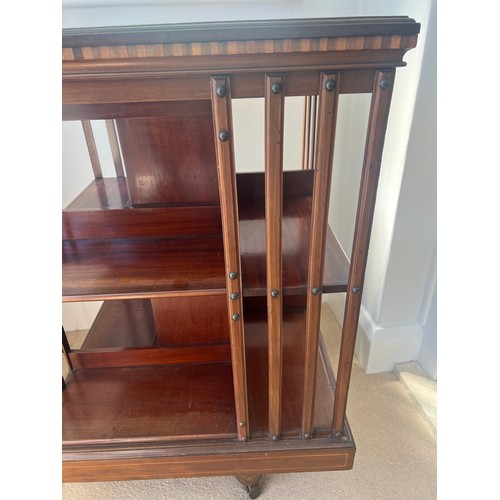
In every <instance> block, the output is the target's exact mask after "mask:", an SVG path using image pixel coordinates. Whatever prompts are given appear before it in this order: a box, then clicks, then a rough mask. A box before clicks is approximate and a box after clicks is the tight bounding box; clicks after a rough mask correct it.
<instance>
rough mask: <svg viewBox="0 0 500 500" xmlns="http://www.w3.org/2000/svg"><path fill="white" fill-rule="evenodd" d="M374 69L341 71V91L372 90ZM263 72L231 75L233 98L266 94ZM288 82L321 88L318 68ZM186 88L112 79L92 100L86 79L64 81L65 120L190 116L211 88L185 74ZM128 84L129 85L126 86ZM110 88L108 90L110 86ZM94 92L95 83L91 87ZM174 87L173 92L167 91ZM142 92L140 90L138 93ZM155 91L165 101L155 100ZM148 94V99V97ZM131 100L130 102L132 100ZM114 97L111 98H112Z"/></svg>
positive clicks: (310, 90) (298, 92)
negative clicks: (112, 83)
mask: <svg viewBox="0 0 500 500" xmlns="http://www.w3.org/2000/svg"><path fill="white" fill-rule="evenodd" d="M373 74H374V70H373V69H371V68H364V69H349V70H344V71H342V82H341V84H340V89H339V92H340V93H341V94H345V93H349V94H351V93H363V92H364V93H367V92H370V91H371V87H372V81H373ZM264 75H265V74H264V73H255V74H254V73H244V74H235V75H233V77H232V80H231V85H232V96H233V99H237V98H248V97H264V83H263V82H264ZM286 76H287V85H286V88H285V95H286V96H303V95H314V94H316V93H317V92H318V85H319V73H318V71H297V72H295V71H293V72H288V73H287V75H286ZM183 81H184V82H185V88H182V89H179V88H178V78H176V79H161V80H160V81H157V79H155V80H151V81H150V82H145V83H143V85H144V86H145V87H148V93H147V94H144V93H142V92H139V87H138V86H137V85H136V83H134V82H133V81H131V82H127V84H126V86H125V87H122V86H120V87H119V88H117V89H114V88H113V87H112V86H110V84H109V83H105V82H102V84H101V83H99V82H95V83H94V85H97V86H98V87H99V88H100V90H101V91H102V92H107V97H104V96H103V95H102V94H99V93H97V92H96V93H95V96H94V98H93V99H92V100H91V101H94V100H95V102H89V101H88V96H87V94H82V93H80V92H78V91H76V90H75V92H74V93H73V91H72V90H71V89H72V88H75V89H78V87H79V86H82V85H86V84H84V83H83V82H78V83H76V82H75V83H74V84H73V85H72V84H71V82H67V83H66V84H65V88H64V92H65V100H66V99H69V100H70V101H71V102H72V103H70V102H68V104H65V105H64V106H63V119H64V120H78V119H82V118H87V119H94V120H96V119H107V118H134V117H151V116H165V115H169V116H181V115H183V116H185V117H187V116H189V113H190V109H191V113H192V114H194V115H196V114H197V113H199V110H197V108H198V103H199V101H197V100H195V97H194V96H197V99H207V98H208V97H209V92H208V90H207V89H206V86H205V81H204V79H201V78H196V77H184V78H183ZM127 86H128V87H130V88H129V90H127ZM108 89H109V90H108ZM88 90H89V91H91V92H92V93H93V92H94V91H93V87H92V86H91V87H89V89H88ZM168 90H171V91H172V94H170V93H168ZM186 90H187V92H186V94H189V95H185V96H184V97H185V98H186V99H192V100H187V101H176V100H172V97H173V96H174V95H177V94H178V93H179V92H181V93H182V94H183V95H184V93H185V91H186ZM138 92H139V93H138ZM152 95H153V96H154V95H156V96H157V98H159V99H166V100H164V101H157V100H154V98H153V97H152ZM146 96H147V100H145V99H146ZM130 100H131V101H132V102H129V101H130ZM109 101H111V102H109Z"/></svg>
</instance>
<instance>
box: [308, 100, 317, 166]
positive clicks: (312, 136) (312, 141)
mask: <svg viewBox="0 0 500 500" xmlns="http://www.w3.org/2000/svg"><path fill="white" fill-rule="evenodd" d="M310 97H311V104H310V113H311V120H310V122H311V125H310V126H311V130H310V132H309V166H308V168H309V169H312V168H314V156H315V151H316V115H317V111H318V96H316V95H312V96H310Z"/></svg>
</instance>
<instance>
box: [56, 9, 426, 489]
mask: <svg viewBox="0 0 500 500" xmlns="http://www.w3.org/2000/svg"><path fill="white" fill-rule="evenodd" d="M419 28H420V26H419V24H418V23H416V22H415V21H414V20H413V19H409V18H407V17H374V18H367V17H360V18H336V19H296V20H273V21H238V22H219V23H200V24H178V25H150V26H126V27H103V28H82V29H68V30H64V31H63V37H62V40H63V49H62V95H63V98H62V102H63V107H62V113H63V120H73V121H75V120H76V121H81V123H82V125H83V128H82V133H83V134H84V136H85V139H86V141H87V145H88V149H89V154H90V160H91V164H92V167H93V176H94V180H93V181H92V182H91V183H90V184H89V185H88V187H86V188H85V189H84V190H83V191H82V192H81V193H80V194H79V195H78V196H77V197H76V198H75V199H74V200H73V201H72V202H71V203H70V204H69V205H68V206H67V207H66V208H65V209H64V210H63V213H62V232H63V235H62V237H63V267H62V269H63V271H62V290H63V301H65V302H78V301H97V300H98V301H103V303H102V307H101V308H100V310H99V313H98V314H97V317H96V319H95V321H94V323H93V325H92V327H91V328H90V330H89V332H88V334H87V336H86V338H85V341H84V343H83V345H82V346H81V347H80V348H78V349H77V348H72V347H71V346H70V342H69V341H68V338H67V336H66V335H65V332H64V328H63V353H64V355H65V358H66V360H67V362H68V365H69V367H70V373H69V374H68V375H67V376H66V377H65V378H64V379H63V395H62V413H63V429H62V441H63V481H107V480H125V479H127V480H132V479H151V478H170V477H193V476H208V475H234V476H236V478H237V479H238V480H239V481H240V482H241V483H242V484H243V485H244V486H245V487H246V489H247V491H248V493H249V495H250V497H251V498H256V497H257V496H258V495H259V491H260V486H259V481H260V478H261V476H262V475H263V474H271V473H284V472H304V471H322V470H343V469H349V468H351V467H352V465H353V459H354V454H355V444H354V440H353V437H352V434H351V431H350V429H349V426H348V423H347V421H346V405H347V396H348V389H349V378H350V373H351V366H352V360H353V353H354V343H355V337H356V330H357V324H358V320H359V311H360V304H361V297H362V291H363V280H364V273H365V267H366V261H367V253H368V246H369V238H370V231H371V225H372V219H373V211H374V204H375V197H376V191H377V183H378V177H379V170H380V163H381V157H382V149H383V143H384V136H385V131H386V124H387V120H388V115H389V106H390V101H391V95H392V90H393V85H394V76H395V71H396V68H397V67H399V66H404V65H405V63H404V62H403V56H404V54H405V52H406V51H407V50H409V49H411V48H413V47H415V46H416V42H417V35H418V32H419ZM347 93H371V96H372V97H371V107H370V111H369V119H368V127H367V130H366V131H362V132H361V133H363V134H366V147H365V154H364V160H363V165H362V173H361V183H360V189H359V200H358V206H357V215H356V223H355V228H354V230H353V231H354V240H353V246H352V254H351V255H350V256H349V257H346V256H345V254H344V252H343V251H342V249H341V247H340V245H339V243H338V241H337V238H336V236H335V235H334V234H333V232H332V231H331V229H330V228H329V226H328V220H327V219H328V206H329V197H330V187H331V179H332V163H333V154H334V143H335V130H336V126H337V124H336V121H337V120H336V119H337V105H338V99H339V95H340V94H347ZM288 96H304V97H305V99H304V100H305V120H304V143H303V149H304V154H303V168H302V169H300V170H291V171H289V170H286V169H285V170H284V168H283V137H284V134H283V130H284V105H285V98H286V97H288ZM251 97H260V98H264V101H265V126H264V129H265V132H264V136H265V146H264V150H265V162H264V165H262V166H260V167H262V168H261V171H260V172H252V173H236V165H235V154H234V130H233V120H232V101H233V100H234V99H245V98H251ZM93 120H105V122H106V127H107V130H108V132H109V139H110V147H111V151H112V156H113V160H114V164H115V167H116V176H114V177H103V174H102V169H101V166H100V161H99V156H98V154H97V148H96V146H95V139H94V135H93V128H92V123H93ZM339 126H341V124H339ZM342 292H343V293H346V306H345V314H344V318H343V326H342V339H341V347H340V352H339V362H338V367H339V368H338V372H337V373H336V374H335V375H334V373H333V371H332V368H331V367H330V363H329V360H328V356H327V355H326V351H325V347H324V343H323V340H322V336H321V332H320V328H319V325H320V313H321V303H322V295H323V294H324V293H342Z"/></svg>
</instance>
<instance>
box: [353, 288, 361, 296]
mask: <svg viewBox="0 0 500 500" xmlns="http://www.w3.org/2000/svg"><path fill="white" fill-rule="evenodd" d="M352 293H353V294H354V295H358V294H359V293H361V288H360V287H359V286H355V287H354V288H353V289H352Z"/></svg>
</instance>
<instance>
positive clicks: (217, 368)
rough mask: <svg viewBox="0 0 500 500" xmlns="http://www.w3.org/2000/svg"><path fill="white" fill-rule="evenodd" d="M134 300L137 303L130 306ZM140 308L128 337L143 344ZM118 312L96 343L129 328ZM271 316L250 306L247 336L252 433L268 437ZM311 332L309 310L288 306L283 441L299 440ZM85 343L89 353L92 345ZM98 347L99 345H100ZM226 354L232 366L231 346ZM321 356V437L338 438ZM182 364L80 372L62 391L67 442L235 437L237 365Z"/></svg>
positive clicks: (144, 319) (148, 315) (143, 308)
mask: <svg viewBox="0 0 500 500" xmlns="http://www.w3.org/2000/svg"><path fill="white" fill-rule="evenodd" d="M193 300H196V299H193ZM129 302H135V301H123V303H129ZM118 303H119V302H117V304H118ZM123 303H122V304H121V305H119V306H118V305H117V306H115V307H116V308H117V310H118V309H121V310H124V308H125V307H128V308H130V307H131V306H130V305H127V304H123ZM134 309H135V319H136V320H137V319H140V320H141V322H140V323H134V324H133V325H132V324H130V323H129V324H128V326H127V329H128V331H130V332H134V333H133V337H134V338H135V341H136V342H137V339H139V338H142V337H147V338H152V337H153V334H154V333H155V332H154V324H152V311H151V308H150V307H148V306H147V301H137V306H136V307H135V308H134ZM112 313H113V311H110V310H109V309H108V310H107V311H106V313H103V314H102V316H103V317H107V319H106V321H100V320H99V318H97V321H96V324H94V325H93V332H94V333H93V337H94V338H98V339H100V342H99V346H100V347H102V346H103V345H104V344H107V345H109V344H113V343H116V342H115V341H114V340H113V332H116V331H117V330H118V328H119V327H120V325H123V324H124V320H123V317H118V316H114V321H111V319H110V318H112V317H113V314H112ZM266 316H267V315H266V311H265V310H263V309H262V308H261V307H260V305H259V304H257V307H255V302H254V300H250V304H249V306H248V307H247V308H246V311H245V320H246V322H245V325H246V328H245V338H246V358H247V370H248V372H247V373H248V391H249V407H250V421H251V426H252V427H251V432H252V436H253V437H255V438H267V437H268V436H267V418H268V407H267V373H268V366H267V322H266ZM111 323H113V324H111ZM304 331H305V309H304V308H303V307H299V308H288V309H287V311H286V313H285V315H284V332H285V334H284V346H283V348H284V366H283V424H282V425H283V436H284V437H287V438H294V437H299V434H300V422H301V412H302V406H301V405H302V395H301V392H302V382H301V381H302V376H303V370H304V367H303V362H304V342H303V334H304ZM139 333H140V335H139ZM132 341H133V339H129V340H128V341H126V344H128V346H131V342H132ZM86 344H87V345H86V350H87V351H89V349H88V347H89V345H90V342H86ZM94 345H97V344H96V343H95V342H94ZM82 347H83V346H82ZM179 349H182V347H180V348H179ZM179 349H178V350H179ZM187 349H189V348H187ZM216 349H217V345H215V346H212V347H211V351H216ZM98 351H99V350H98ZM153 351H154V352H161V351H162V349H161V348H153V349H150V352H151V353H152V352H153ZM165 351H167V349H165ZM226 351H227V353H226V359H227V360H229V359H230V358H229V349H228V347H226ZM124 352H129V353H130V352H133V350H132V351H130V350H125V351H124ZM141 353H144V350H142V351H141ZM117 354H118V355H117ZM85 358H87V359H89V360H91V359H93V360H97V362H98V363H102V359H103V353H102V352H96V353H94V355H93V356H92V353H91V352H79V351H75V352H74V360H75V361H76V363H75V364H77V365H78V366H81V365H82V359H85ZM104 358H105V357H104ZM116 358H118V360H117V359H116ZM119 358H120V356H119V353H117V351H114V356H113V359H114V363H119V362H120V359H119ZM319 358H320V359H319V363H318V367H319V369H318V373H317V383H316V406H315V417H314V428H315V434H316V435H318V436H321V435H329V434H330V433H331V418H332V412H333V393H332V390H333V389H332V387H333V386H334V381H333V376H332V374H331V372H330V369H329V368H328V366H329V362H328V358H327V355H326V353H325V352H321V353H320V354H319ZM123 359H125V358H122V361H123ZM126 359H129V360H130V359H132V357H130V356H129V358H126ZM179 359H180V358H179ZM179 359H178V360H177V363H178V364H170V365H149V366H145V364H146V363H147V362H146V361H144V359H143V360H142V364H143V366H136V365H135V364H134V362H132V363H131V365H132V366H121V367H107V368H82V369H76V370H75V371H74V372H73V373H72V374H71V375H70V378H69V379H68V381H67V387H66V390H65V391H64V393H63V422H64V425H63V439H64V443H65V444H68V445H74V444H77V443H78V444H85V443H87V444H91V443H105V442H112V441H130V440H131V441H134V440H139V439H142V440H145V441H148V440H159V441H161V440H172V439H175V440H177V439H201V438H210V439H217V438H232V437H235V436H236V430H235V425H236V422H235V419H236V415H235V410H234V396H233V387H232V372H231V365H230V362H229V361H227V362H217V363H182V361H179ZM150 362H151V361H150ZM153 362H154V360H153ZM89 364H90V363H89ZM125 408H127V410H125ZM160 415H161V418H160ZM148 422H154V424H153V425H149V424H148Z"/></svg>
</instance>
